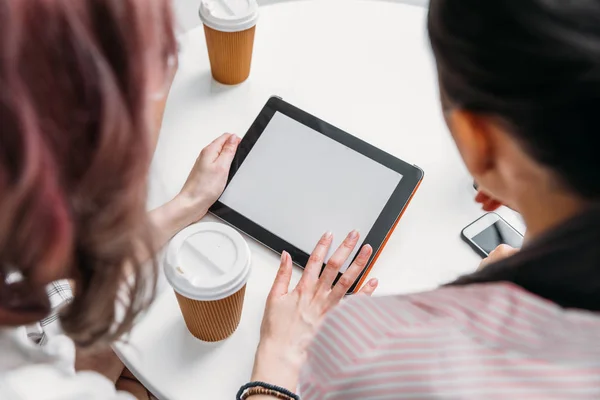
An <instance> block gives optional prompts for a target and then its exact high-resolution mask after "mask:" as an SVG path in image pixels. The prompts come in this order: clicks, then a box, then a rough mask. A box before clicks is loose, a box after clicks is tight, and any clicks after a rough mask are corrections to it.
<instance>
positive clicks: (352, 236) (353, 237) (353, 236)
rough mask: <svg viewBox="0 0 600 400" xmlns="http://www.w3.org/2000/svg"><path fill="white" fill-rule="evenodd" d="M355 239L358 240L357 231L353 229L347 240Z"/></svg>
mask: <svg viewBox="0 0 600 400" xmlns="http://www.w3.org/2000/svg"><path fill="white" fill-rule="evenodd" d="M356 238H358V231H357V230H356V229H355V230H353V231H352V232H350V233H349V234H348V239H352V240H354V239H356Z"/></svg>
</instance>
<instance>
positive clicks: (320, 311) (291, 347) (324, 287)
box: [252, 231, 377, 392]
mask: <svg viewBox="0 0 600 400" xmlns="http://www.w3.org/2000/svg"><path fill="white" fill-rule="evenodd" d="M358 238H359V234H358V232H356V231H353V232H351V233H350V234H348V236H347V237H346V239H345V240H344V242H343V243H342V244H341V245H340V247H339V248H338V249H337V250H336V251H335V253H334V254H333V255H332V256H331V258H330V259H329V261H328V263H327V266H326V267H325V269H324V270H323V273H322V274H321V276H320V277H319V273H320V272H321V267H322V265H323V260H324V259H325V257H326V256H327V253H328V252H329V248H330V246H331V243H332V240H333V237H332V235H331V234H330V233H329V234H325V235H323V237H322V238H321V240H320V241H319V243H318V244H317V246H316V247H315V250H314V251H313V253H312V255H311V256H310V259H309V261H308V263H307V264H306V267H305V269H304V273H303V274H302V278H301V279H300V282H299V283H298V285H297V286H296V288H295V289H293V290H291V291H288V287H289V284H290V279H291V277H292V259H291V257H290V255H289V254H288V253H286V252H284V253H283V254H282V256H281V266H280V267H279V271H278V273H277V277H276V278H275V282H274V283H273V287H272V289H271V292H270V294H269V296H268V298H267V305H266V308H265V315H264V317H263V322H262V327H261V340H260V344H259V346H258V349H257V352H256V358H255V363H254V371H253V373H252V380H253V381H264V382H268V383H270V384H274V385H278V386H282V387H285V388H287V389H288V390H290V391H292V392H293V391H295V390H296V385H297V383H298V376H299V373H300V367H301V366H302V364H303V363H304V361H305V359H306V349H307V347H308V345H309V343H310V342H311V340H312V338H313V337H314V335H315V334H316V332H317V329H318V328H319V326H320V325H321V322H322V321H323V319H324V318H325V315H326V313H327V312H328V311H329V310H331V309H332V308H333V307H334V306H336V305H337V304H338V303H339V302H340V300H342V298H343V297H344V295H345V294H346V292H347V291H348V290H349V289H350V287H351V286H352V284H353V283H354V281H355V280H356V278H357V277H358V275H359V274H360V273H361V271H362V270H363V269H364V268H365V266H366V265H367V262H368V261H369V258H370V257H371V254H372V252H373V249H372V248H371V246H369V245H366V246H363V248H362V249H361V250H360V252H359V253H358V256H357V257H356V259H355V260H354V262H353V263H352V265H350V267H349V268H348V270H347V271H346V272H345V273H344V274H343V275H342V276H341V278H340V279H339V280H338V281H337V283H336V284H335V285H334V286H333V287H332V284H333V282H334V280H335V278H336V277H337V275H338V271H339V270H340V268H341V266H342V265H344V263H345V262H346V260H347V259H348V257H349V256H350V254H351V253H352V250H353V249H354V247H355V246H356V244H357V243H358ZM376 288H377V280H376V279H371V280H369V282H368V283H367V284H365V286H364V287H363V288H362V289H361V291H360V294H365V295H371V294H372V293H373V291H374V290H375V289H376Z"/></svg>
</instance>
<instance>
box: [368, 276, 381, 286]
mask: <svg viewBox="0 0 600 400" xmlns="http://www.w3.org/2000/svg"><path fill="white" fill-rule="evenodd" d="M378 283H379V280H378V279H377V278H373V279H371V280H370V281H369V286H371V287H375V286H377V284H378Z"/></svg>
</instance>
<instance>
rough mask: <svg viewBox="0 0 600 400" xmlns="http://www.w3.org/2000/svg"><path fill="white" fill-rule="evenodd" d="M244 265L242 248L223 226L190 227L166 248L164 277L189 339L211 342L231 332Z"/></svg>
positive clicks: (246, 267) (241, 242)
mask: <svg viewBox="0 0 600 400" xmlns="http://www.w3.org/2000/svg"><path fill="white" fill-rule="evenodd" d="M250 265H251V262H250V249H249V247H248V244H247V243H246V241H245V240H244V238H243V237H242V235H240V234H239V233H238V232H237V231H236V230H234V229H233V228H231V227H229V226H227V225H223V224H219V223H200V224H195V225H192V226H190V227H188V228H186V229H184V230H182V231H181V232H180V233H179V234H177V235H176V236H175V237H174V238H173V240H172V241H171V243H170V244H169V247H168V249H167V258H166V263H165V275H166V277H167V280H168V281H169V283H170V284H171V286H172V287H173V290H174V291H175V295H176V297H177V301H178V303H179V306H180V308H181V314H182V316H183V319H184V321H185V324H186V326H187V328H188V330H189V331H190V333H191V334H192V335H194V336H195V337H197V338H198V339H200V340H203V341H206V342H217V341H220V340H223V339H226V338H228V337H229V336H231V335H232V334H233V333H234V332H235V330H236V329H237V327H238V325H239V323H240V319H241V316H242V308H243V306H244V295H245V292H246V283H247V282H248V277H249V275H250Z"/></svg>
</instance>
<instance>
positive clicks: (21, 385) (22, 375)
mask: <svg viewBox="0 0 600 400" xmlns="http://www.w3.org/2000/svg"><path fill="white" fill-rule="evenodd" d="M0 399H2V400H135V398H134V397H132V396H131V395H130V394H128V393H123V392H117V391H116V389H115V386H114V384H113V383H112V382H111V381H110V380H108V379H107V378H106V377H104V376H103V375H101V374H98V373H96V372H91V371H87V372H77V373H76V372H75V344H74V343H73V341H72V340H71V339H70V338H68V337H67V336H65V335H62V334H59V335H57V336H52V337H51V338H50V339H49V340H48V341H47V343H45V345H44V346H39V345H37V344H35V343H34V342H33V341H31V340H30V339H28V337H27V329H26V328H25V327H18V328H0Z"/></svg>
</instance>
